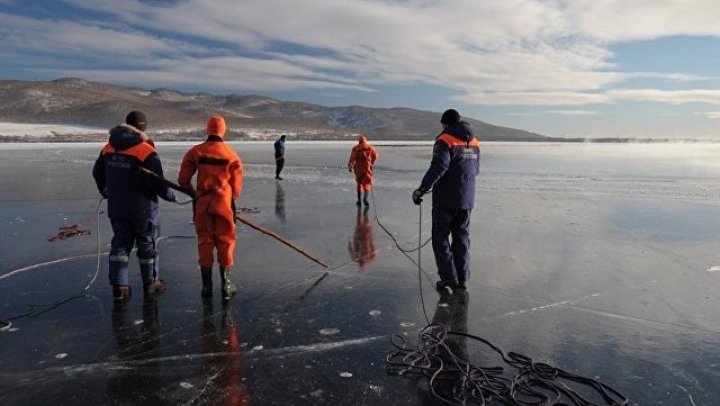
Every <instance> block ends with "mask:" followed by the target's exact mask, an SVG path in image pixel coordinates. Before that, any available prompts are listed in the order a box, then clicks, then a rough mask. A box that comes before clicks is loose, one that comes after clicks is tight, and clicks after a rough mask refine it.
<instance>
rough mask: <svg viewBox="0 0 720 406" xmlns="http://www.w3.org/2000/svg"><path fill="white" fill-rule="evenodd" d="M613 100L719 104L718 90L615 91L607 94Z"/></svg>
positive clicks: (719, 91) (719, 92)
mask: <svg viewBox="0 0 720 406" xmlns="http://www.w3.org/2000/svg"><path fill="white" fill-rule="evenodd" d="M607 95H608V96H609V97H611V98H612V99H613V100H633V101H644V102H657V103H669V104H684V103H709V104H720V90H715V89H712V90H708V89H690V90H659V89H616V90H610V91H608V92H607Z"/></svg>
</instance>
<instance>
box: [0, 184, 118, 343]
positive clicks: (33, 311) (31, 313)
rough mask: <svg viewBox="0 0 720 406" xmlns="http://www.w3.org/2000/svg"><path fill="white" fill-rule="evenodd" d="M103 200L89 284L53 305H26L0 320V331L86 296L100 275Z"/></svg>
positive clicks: (97, 221) (98, 208)
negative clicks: (94, 262)
mask: <svg viewBox="0 0 720 406" xmlns="http://www.w3.org/2000/svg"><path fill="white" fill-rule="evenodd" d="M103 200H105V198H104V197H103V198H100V201H99V202H98V205H97V209H96V210H95V216H96V219H95V223H96V232H95V237H96V247H97V250H96V254H97V255H96V257H97V264H96V266H95V274H94V275H93V277H92V279H90V282H88V284H87V285H86V286H85V287H84V288H82V289H81V290H80V292H78V293H77V294H75V295H73V296H70V297H68V298H66V299H63V300H61V301H59V302H53V303H47V304H27V305H26V306H28V307H30V309H29V310H28V311H26V312H25V313H20V314H17V315H14V316H11V317H8V318H7V319H4V320H0V331H3V330H9V329H10V326H11V325H12V321H13V320H17V319H21V318H24V317H27V318H35V317H38V316H40V315H42V314H44V313H47V312H49V311H51V310H53V309H57V308H58V307H60V306H62V305H63V304H65V303H68V302H71V301H73V300H75V299H79V298H81V297H85V296H86V295H87V292H88V291H89V290H90V287H91V286H92V285H93V284H94V283H95V281H96V280H97V277H98V274H99V273H100V256H101V253H100V206H101V205H102V202H103Z"/></svg>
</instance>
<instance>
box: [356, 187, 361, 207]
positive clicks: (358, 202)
mask: <svg viewBox="0 0 720 406" xmlns="http://www.w3.org/2000/svg"><path fill="white" fill-rule="evenodd" d="M360 193H361V192H360V191H359V190H358V191H357V195H358V199H357V202H355V204H356V205H357V206H358V207H360V197H361V195H360Z"/></svg>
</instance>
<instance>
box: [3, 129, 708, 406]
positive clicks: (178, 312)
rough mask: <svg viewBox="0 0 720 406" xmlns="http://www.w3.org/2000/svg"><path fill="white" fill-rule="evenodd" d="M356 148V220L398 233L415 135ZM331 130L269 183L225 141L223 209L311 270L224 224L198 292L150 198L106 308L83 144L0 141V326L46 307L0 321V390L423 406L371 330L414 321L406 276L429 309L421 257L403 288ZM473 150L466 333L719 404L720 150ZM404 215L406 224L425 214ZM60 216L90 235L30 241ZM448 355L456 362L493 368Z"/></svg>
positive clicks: (651, 389) (413, 234)
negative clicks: (232, 209)
mask: <svg viewBox="0 0 720 406" xmlns="http://www.w3.org/2000/svg"><path fill="white" fill-rule="evenodd" d="M377 144H378V149H379V152H380V161H379V162H378V164H377V167H376V188H375V192H374V193H375V201H374V203H373V205H372V206H371V208H370V213H369V215H370V218H371V219H374V216H375V215H376V214H377V215H378V216H380V218H381V220H382V221H383V223H384V224H385V225H386V226H387V227H388V228H389V229H390V230H391V231H393V232H394V233H396V236H397V238H399V240H400V243H401V244H403V245H404V246H406V247H412V246H413V245H415V244H417V240H418V229H419V228H418V208H417V207H416V206H414V205H412V203H411V200H410V194H411V192H412V190H413V189H414V188H415V187H417V185H418V183H419V181H420V178H421V177H422V174H423V172H424V170H425V169H426V168H427V166H428V163H429V159H430V153H431V147H430V145H429V144H428V143H425V144H424V145H414V144H411V143H410V144H408V143H377ZM190 145H192V144H191V143H161V144H159V145H158V151H159V154H160V157H161V159H162V160H163V162H164V164H165V171H166V173H167V175H168V178H170V179H172V180H175V179H176V176H177V172H178V169H179V163H180V160H181V158H182V155H183V154H184V153H185V151H187V149H188V148H189V146H190ZM352 145H353V143H352V142H346V143H322V142H319V143H313V142H288V144H287V154H286V167H285V170H284V171H283V174H282V176H283V178H284V179H285V180H283V181H281V182H277V181H275V180H274V179H273V176H274V165H273V150H272V142H250V143H234V144H233V146H234V147H236V149H237V150H238V151H239V152H240V154H241V156H242V159H243V161H244V163H245V174H246V178H245V187H244V190H243V196H242V198H241V200H240V201H239V202H238V206H244V207H257V208H258V209H259V213H247V214H243V215H244V216H245V217H247V218H248V219H250V220H251V221H253V222H256V223H258V224H261V225H263V226H266V227H268V228H270V229H273V230H275V231H276V232H278V233H279V234H281V235H283V236H284V237H286V238H288V239H290V240H292V241H293V242H295V243H297V244H299V245H300V246H302V247H304V248H305V249H307V250H308V251H309V252H311V253H313V254H315V255H316V256H318V257H319V258H321V259H323V260H326V261H327V262H329V263H330V267H329V269H327V270H326V269H323V268H321V267H320V266H318V265H316V264H314V263H313V262H311V261H308V260H307V259H306V258H304V257H302V256H300V255H298V254H296V253H294V252H293V251H291V250H290V249H289V248H287V247H286V246H284V245H282V244H279V243H277V242H275V241H274V240H272V239H270V238H269V237H267V236H264V235H261V234H258V233H257V232H255V231H253V230H250V229H248V228H246V227H244V226H242V225H240V226H239V231H238V247H237V253H236V262H237V269H236V270H235V272H234V277H235V280H236V282H237V283H238V285H240V286H241V288H240V291H239V293H238V295H237V296H236V297H235V298H234V299H232V300H231V301H222V300H221V298H220V294H219V291H218V292H215V293H216V295H215V297H214V298H213V299H212V300H209V301H203V300H202V299H201V298H200V292H199V290H200V275H199V272H198V269H197V264H196V262H197V254H196V247H195V239H194V230H193V226H192V224H189V220H190V217H191V214H190V208H189V206H177V205H173V204H170V203H165V202H163V203H162V204H161V231H160V234H161V236H162V239H161V240H160V243H159V251H160V264H161V265H160V266H161V275H162V277H163V278H164V279H165V282H166V284H167V286H168V291H167V292H166V293H165V294H164V295H163V296H161V297H160V298H159V299H158V300H157V301H143V298H142V294H141V292H140V290H141V289H140V280H139V270H138V265H137V260H136V259H135V258H133V259H132V260H131V283H132V284H133V287H134V292H133V297H132V298H131V300H130V301H129V302H128V303H127V304H126V305H118V304H113V302H112V299H111V293H110V289H109V286H108V285H107V279H106V278H107V276H106V272H107V262H106V261H107V251H108V244H109V241H110V237H111V235H110V231H109V223H108V220H107V218H106V217H105V215H104V214H103V215H101V216H100V222H99V224H98V222H97V221H96V219H97V215H96V207H97V204H98V200H99V197H98V194H97V191H96V190H95V186H94V184H93V181H92V178H91V176H90V171H91V167H92V163H93V161H94V160H95V158H96V157H97V155H98V154H99V152H100V149H101V147H102V145H101V144H91V143H85V144H51V145H47V144H46V145H37V144H33V145H19V144H13V145H0V190H2V195H1V196H0V224H2V226H1V229H0V230H1V232H0V241H1V242H2V243H1V244H0V319H7V318H10V317H12V316H15V315H20V314H22V313H26V312H28V311H29V310H31V309H32V307H31V306H30V305H34V306H35V310H36V312H37V311H43V310H49V311H47V312H45V313H42V314H39V315H38V316H37V317H32V318H28V317H20V318H17V319H14V320H12V328H8V329H7V330H4V331H0V359H2V360H3V362H2V363H0V387H1V388H3V390H2V391H0V403H2V404H47V403H58V404H83V405H85V404H108V403H115V404H137V403H147V404H196V403H199V404H219V403H232V402H236V403H239V402H240V401H242V400H243V399H249V400H250V402H251V403H252V404H333V405H335V404H435V403H434V402H433V401H432V399H431V397H430V395H429V394H428V393H427V389H426V388H423V387H422V386H421V385H418V384H417V383H416V382H415V381H413V380H412V379H409V378H407V377H398V376H391V375H388V374H387V373H386V372H385V370H384V368H383V365H384V358H385V355H386V354H387V352H388V351H389V350H390V349H391V345H390V338H389V337H390V335H391V334H399V333H402V332H407V333H408V337H412V336H413V335H414V331H416V330H417V329H419V328H421V327H422V326H424V325H425V324H426V322H425V316H424V314H423V309H422V306H421V301H420V297H419V289H420V286H422V292H423V295H424V299H425V304H426V312H427V315H428V318H430V319H432V318H433V315H434V314H435V313H438V312H447V310H448V308H446V307H443V304H444V303H446V302H444V301H441V300H440V297H439V295H438V294H437V293H436V292H435V291H434V290H433V285H434V282H435V274H434V266H433V257H432V252H431V250H430V248H429V246H428V247H427V248H426V249H424V250H423V258H422V266H423V268H424V272H421V274H422V275H423V280H422V284H421V285H420V284H418V270H417V267H416V266H415V265H414V264H413V263H411V262H410V261H408V259H407V258H405V257H404V256H403V255H402V254H401V253H399V252H398V251H397V250H396V249H395V248H394V244H393V243H392V241H391V240H390V238H388V237H387V236H386V235H385V234H384V233H383V231H382V230H381V229H380V227H379V226H378V225H377V223H375V222H372V223H371V227H370V229H369V230H368V229H366V228H363V227H358V217H359V216H360V215H361V214H362V213H358V211H357V209H356V207H355V204H354V202H355V196H354V183H353V177H352V174H350V173H348V171H347V169H346V168H345V165H346V163H347V158H348V155H349V152H350V147H351V146H352ZM482 150H483V156H482V160H481V174H480V177H479V178H478V196H477V207H476V209H475V210H474V212H473V217H472V243H473V254H472V255H473V257H472V263H473V270H472V277H471V279H470V281H469V283H468V294H469V305H468V312H467V315H466V316H467V331H468V332H469V333H472V334H477V335H480V336H482V337H484V338H487V339H489V340H490V341H492V342H493V343H494V344H496V345H498V346H499V347H501V348H503V349H504V350H506V351H517V352H520V353H522V354H525V355H528V356H530V357H532V358H534V359H536V360H542V361H543V362H548V363H550V364H553V365H555V366H558V367H562V368H564V369H566V370H569V371H572V372H576V373H578V374H581V375H585V376H589V377H598V378H599V379H601V380H602V381H603V382H605V383H607V384H609V385H611V386H613V387H615V388H616V389H618V390H620V391H621V392H622V393H624V394H625V395H627V396H628V397H630V399H631V404H641V405H644V404H658V403H660V402H662V403H663V404H690V403H691V402H695V404H708V405H711V404H720V393H719V392H718V391H717V389H716V387H717V386H718V384H719V383H720V369H719V368H718V365H720V349H718V348H719V347H718V345H717V342H718V340H717V337H718V335H719V334H720V315H719V314H720V313H718V311H717V309H718V308H720V295H718V294H717V293H716V292H717V290H718V289H717V286H718V285H719V284H720V281H719V280H718V278H720V272H712V271H714V270H716V269H718V266H720V255H719V254H718V249H717V248H718V241H719V240H720V216H718V214H719V211H720V210H719V208H720V207H719V206H720V192H719V191H720V164H719V162H720V160H718V159H717V158H718V156H720V146H718V145H699V144H687V145H680V144H657V145H656V144H652V145H645V144H636V145H629V144H622V145H610V144H607V145H605V144H603V145H598V144H521V143H518V144H514V143H485V144H483V146H482ZM428 200H429V199H428ZM101 208H102V209H104V208H105V206H104V204H103V205H102V206H101ZM422 210H423V216H422V219H423V223H422V230H423V236H424V237H427V236H428V235H429V231H430V226H431V223H430V218H431V217H430V207H428V206H426V205H424V206H423V207H422ZM72 224H82V225H83V226H84V227H85V228H88V229H90V230H92V235H88V236H77V237H72V238H69V239H66V240H63V241H54V242H50V241H48V237H50V236H51V235H53V234H54V233H56V232H57V229H58V227H60V226H64V225H72ZM98 226H99V231H100V232H99V234H98V233H97V230H98ZM368 231H369V232H370V234H369V237H368V235H367V234H366V235H365V236H364V238H370V239H371V240H372V242H373V244H372V245H373V246H374V251H373V256H372V258H373V260H372V261H364V264H362V265H361V264H360V263H358V262H359V261H357V262H354V261H353V259H352V258H356V254H357V251H358V250H356V249H349V247H350V246H351V245H352V244H353V242H354V241H355V238H356V236H357V234H358V233H363V232H364V233H368ZM97 237H100V238H99V241H100V244H99V246H98V244H97V241H98V240H97V239H96V238H97ZM423 240H424V238H423ZM98 251H99V252H100V274H99V278H98V280H97V281H96V282H95V283H94V284H93V286H92V288H91V294H90V295H89V296H86V297H81V298H78V299H75V300H72V301H70V302H68V303H65V304H64V305H62V306H60V307H57V308H54V309H48V308H47V307H46V306H42V305H44V304H52V303H55V302H57V301H60V300H63V299H65V298H68V297H71V296H73V295H75V294H76V293H78V292H79V291H80V290H81V289H82V288H83V287H84V286H85V285H86V284H87V283H88V282H89V281H90V280H91V279H92V277H93V275H94V274H95V271H96V264H97V252H98ZM366 257H367V258H369V256H366ZM709 270H710V271H711V272H708V271H709ZM216 272H217V271H216ZM326 272H327V276H325V273H326ZM427 276H430V277H431V278H427ZM214 278H215V281H216V287H217V288H218V289H219V283H218V282H217V274H216V275H214ZM371 311H373V312H378V313H373V314H376V317H371V316H369V314H370V312H371ZM413 324H414V325H413ZM326 329H327V330H326ZM330 330H332V332H333V333H334V334H323V333H322V331H325V332H326V333H327V332H328V331H330ZM335 331H337V332H336V333H335ZM466 350H467V353H468V354H469V355H470V357H471V358H472V359H474V360H475V362H476V363H480V364H485V365H487V364H498V365H499V364H500V363H499V362H497V363H496V362H494V361H492V360H490V359H487V358H484V355H485V353H484V352H482V351H481V350H480V349H476V348H473V347H472V346H470V347H469V348H467V349H466ZM58 354H68V356H67V357H64V358H59V357H57V355H58ZM344 372H347V373H350V374H352V375H351V377H350V378H343V377H342V376H341V375H340V374H341V373H344ZM373 388H378V389H377V390H375V389H373ZM380 389H382V390H380ZM691 399H692V400H691Z"/></svg>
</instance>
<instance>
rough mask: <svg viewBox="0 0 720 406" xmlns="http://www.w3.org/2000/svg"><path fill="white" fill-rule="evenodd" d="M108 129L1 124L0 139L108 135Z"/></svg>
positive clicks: (60, 125) (55, 125) (57, 125)
mask: <svg viewBox="0 0 720 406" xmlns="http://www.w3.org/2000/svg"><path fill="white" fill-rule="evenodd" d="M107 132H108V129H107V128H94V127H81V126H71V125H62V124H25V123H0V137H2V136H5V137H8V136H10V137H18V136H19V137H22V136H25V135H27V136H29V137H47V136H52V135H55V134H58V135H78V134H98V135H100V134H107Z"/></svg>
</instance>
